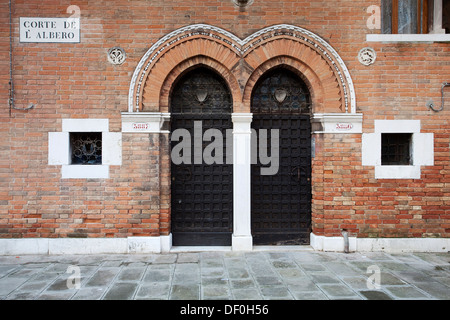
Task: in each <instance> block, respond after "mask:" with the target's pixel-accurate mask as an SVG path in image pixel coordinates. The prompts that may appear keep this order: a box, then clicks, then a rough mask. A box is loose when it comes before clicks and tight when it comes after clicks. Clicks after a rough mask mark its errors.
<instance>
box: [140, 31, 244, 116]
mask: <svg viewBox="0 0 450 320" xmlns="http://www.w3.org/2000/svg"><path fill="white" fill-rule="evenodd" d="M219 61H220V62H219ZM238 61H239V57H237V55H236V54H235V53H234V52H233V51H231V50H230V48H227V47H226V46H223V45H221V44H218V43H217V42H216V41H213V40H210V39H204V38H201V37H197V38H195V39H191V40H189V41H185V42H182V43H180V44H179V45H177V46H175V47H173V48H171V49H169V50H167V52H166V53H165V54H164V55H162V56H161V58H160V59H159V60H158V61H157V62H156V63H155V64H154V65H153V67H152V69H151V70H150V72H149V73H148V76H147V80H146V81H145V85H144V87H143V90H142V109H143V111H149V112H152V111H163V110H167V108H168V100H167V99H168V96H169V95H168V91H169V90H170V88H171V86H172V82H173V81H174V80H175V79H176V77H177V76H178V75H179V74H180V73H181V72H183V71H184V70H185V69H187V68H190V67H192V66H194V65H205V66H207V67H210V68H212V69H214V70H215V71H216V72H218V73H219V74H221V75H222V76H224V78H225V80H226V81H227V82H229V86H230V90H231V92H232V94H233V101H238V100H237V96H238V94H237V92H236V88H237V87H238V86H237V82H236V81H235V80H234V76H232V74H231V73H230V69H231V68H232V67H233V66H234V65H235V64H236V63H237V62H238Z"/></svg>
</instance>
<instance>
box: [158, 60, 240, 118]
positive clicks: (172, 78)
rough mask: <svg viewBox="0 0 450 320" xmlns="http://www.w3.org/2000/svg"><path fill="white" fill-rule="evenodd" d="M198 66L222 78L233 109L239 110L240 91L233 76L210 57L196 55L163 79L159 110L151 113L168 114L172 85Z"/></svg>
mask: <svg viewBox="0 0 450 320" xmlns="http://www.w3.org/2000/svg"><path fill="white" fill-rule="evenodd" d="M200 66H204V67H207V68H209V69H212V70H213V71H215V72H216V73H217V74H219V75H220V76H221V77H222V78H224V80H225V82H226V84H227V85H228V89H229V90H230V92H231V95H232V99H233V109H234V108H239V106H240V104H241V90H240V88H239V84H238V82H237V79H236V78H235V76H234V74H233V73H232V72H231V71H230V70H229V69H228V68H227V67H226V66H224V65H223V64H221V63H219V62H218V61H216V60H214V59H211V58H210V57H206V56H203V55H198V56H194V57H192V58H190V59H186V60H184V61H183V62H181V63H180V64H178V65H177V66H176V67H175V68H173V69H172V70H171V71H170V72H169V73H168V74H167V77H166V78H165V79H164V82H163V83H162V85H161V90H160V92H159V110H153V111H160V112H169V106H170V95H171V92H172V89H173V87H174V83H175V82H176V81H177V80H178V79H179V78H180V77H181V76H183V75H184V74H185V73H186V72H189V71H191V70H192V69H195V68H197V67H200Z"/></svg>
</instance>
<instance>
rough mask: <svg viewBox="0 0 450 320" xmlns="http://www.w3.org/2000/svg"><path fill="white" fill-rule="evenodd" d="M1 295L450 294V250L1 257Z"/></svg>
mask: <svg viewBox="0 0 450 320" xmlns="http://www.w3.org/2000/svg"><path fill="white" fill-rule="evenodd" d="M0 299H5V300H28V299H38V300H44V299H57V300H68V299H74V300H75V299H81V300H95V299H105V300H106V299H114V300H122V299H162V300H180V299H186V300H246V299H247V300H248V299H251V300H274V299H277V300H293V299H296V300H305V299H315V300H327V299H363V300H365V299H369V300H370V299H377V300H381V299H420V300H422V299H431V300H449V299H450V253H414V254H412V253H411V254H387V253H379V252H378V253H349V254H345V253H323V252H314V251H308V250H295V251H292V250H288V251H284V250H283V249H282V248H274V249H272V250H271V251H253V252H246V253H236V252H230V251H225V252H224V251H215V252H197V253H194V252H189V253H183V252H178V253H169V254H146V255H70V256H18V257H16V256H0Z"/></svg>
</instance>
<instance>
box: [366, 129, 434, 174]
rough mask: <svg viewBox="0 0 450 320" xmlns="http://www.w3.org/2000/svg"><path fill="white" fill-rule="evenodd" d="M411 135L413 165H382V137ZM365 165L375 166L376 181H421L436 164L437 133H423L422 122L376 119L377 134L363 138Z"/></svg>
mask: <svg viewBox="0 0 450 320" xmlns="http://www.w3.org/2000/svg"><path fill="white" fill-rule="evenodd" d="M383 133H411V134H412V137H411V140H412V141H411V154H412V164H411V165H400V166H395V165H382V164H381V134H383ZM362 165H363V166H374V167H375V179H420V174H421V167H422V166H432V165H434V134H433V133H421V132H420V120H375V132H374V133H363V135H362Z"/></svg>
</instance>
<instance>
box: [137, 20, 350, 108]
mask: <svg viewBox="0 0 450 320" xmlns="http://www.w3.org/2000/svg"><path fill="white" fill-rule="evenodd" d="M195 64H202V65H205V66H209V67H210V68H212V69H214V70H216V71H217V72H218V73H220V74H222V76H224V78H225V80H226V81H227V82H228V85H229V87H230V90H231V92H232V94H233V102H234V110H233V111H234V112H248V110H249V103H248V102H249V92H251V88H252V87H253V85H254V84H255V82H256V80H257V79H258V78H259V76H261V75H262V73H263V72H265V71H267V70H268V69H270V68H272V67H274V66H275V65H280V64H281V65H285V66H287V67H289V68H292V70H294V71H297V74H299V75H301V76H302V77H304V79H305V80H306V82H307V83H308V84H309V85H310V89H311V92H312V94H313V98H314V100H313V104H314V112H327V113H328V112H330V113H335V112H338V113H339V112H346V113H347V112H351V113H354V112H356V98H355V90H354V87H353V81H352V79H351V76H350V73H349V72H348V69H347V67H346V66H345V63H344V62H343V60H342V59H341V58H340V56H339V55H338V53H337V52H336V51H335V50H334V49H333V48H332V47H331V46H330V45H329V44H328V43H327V42H326V41H325V40H324V39H322V38H321V37H319V36H318V35H316V34H314V33H312V32H310V31H308V30H306V29H303V28H300V27H296V26H292V25H285V24H282V25H275V26H271V27H267V28H264V29H262V30H259V31H258V32H256V33H254V34H252V35H250V36H249V37H247V38H245V39H243V40H242V39H239V38H238V37H236V36H235V35H233V34H232V33H230V32H228V31H225V30H223V29H220V28H218V27H214V26H211V25H205V24H196V25H190V26H186V27H183V28H180V29H177V30H175V31H173V32H171V33H169V34H168V35H166V36H165V37H163V38H162V39H160V40H159V41H158V42H157V43H155V44H154V45H153V46H152V47H151V48H150V49H149V50H148V51H147V52H146V54H145V55H144V57H143V58H142V59H141V61H140V62H139V64H138V66H137V68H136V69H135V72H134V73H133V76H132V79H131V83H130V90H129V97H128V111H129V112H135V111H148V112H152V111H153V112H159V111H164V110H167V109H168V105H169V104H168V97H169V93H170V87H171V85H172V83H173V81H174V80H175V79H176V77H177V76H179V74H180V73H181V72H183V70H187V69H188V68H190V67H192V66H193V65H195ZM168 90H169V91H168ZM249 90H250V91H249Z"/></svg>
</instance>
